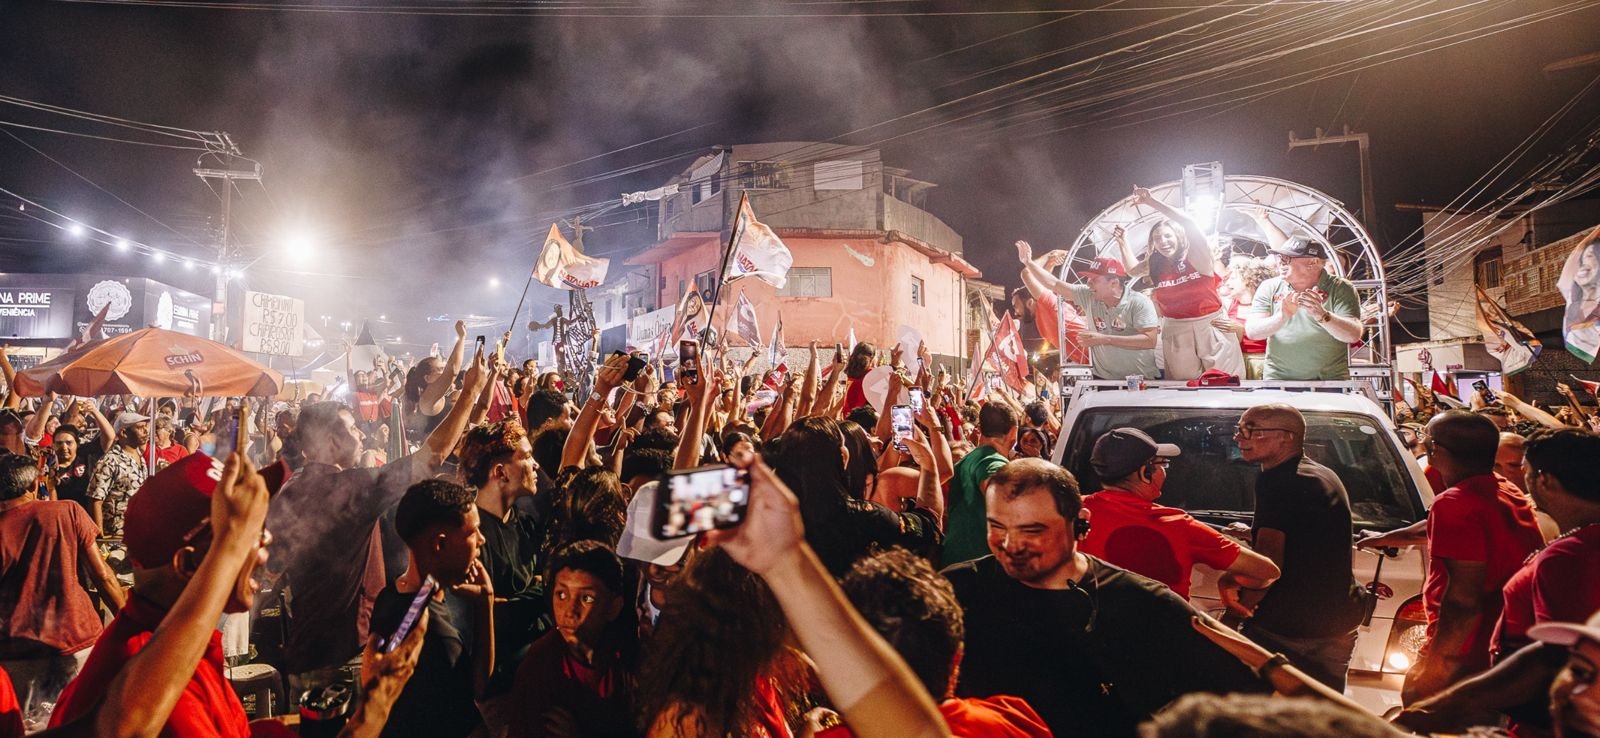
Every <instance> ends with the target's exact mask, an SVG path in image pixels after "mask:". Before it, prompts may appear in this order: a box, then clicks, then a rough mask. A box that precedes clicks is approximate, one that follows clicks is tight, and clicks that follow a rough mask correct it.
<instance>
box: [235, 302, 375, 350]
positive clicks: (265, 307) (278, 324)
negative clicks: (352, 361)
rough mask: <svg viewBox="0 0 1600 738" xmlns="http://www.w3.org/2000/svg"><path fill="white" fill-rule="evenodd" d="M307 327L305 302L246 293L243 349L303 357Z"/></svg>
mask: <svg viewBox="0 0 1600 738" xmlns="http://www.w3.org/2000/svg"><path fill="white" fill-rule="evenodd" d="M305 324H306V302H305V300H299V299H295V298H293V297H288V296H285V295H271V294H267V293H265V292H246V293H244V332H243V334H242V339H243V345H242V346H241V348H243V349H244V350H245V351H250V352H254V353H258V354H268V355H271V356H303V355H305V350H306V332H305ZM360 368H362V369H365V368H366V366H362V367H360Z"/></svg>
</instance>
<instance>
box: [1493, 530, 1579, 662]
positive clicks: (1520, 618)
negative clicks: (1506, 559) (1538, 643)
mask: <svg viewBox="0 0 1600 738" xmlns="http://www.w3.org/2000/svg"><path fill="white" fill-rule="evenodd" d="M1596 572H1600V525H1587V526H1584V527H1582V528H1579V529H1578V530H1577V531H1575V532H1573V533H1572V534H1571V535H1566V536H1562V537H1560V538H1557V539H1555V540H1554V541H1551V542H1550V545H1549V546H1546V547H1545V549H1544V550H1543V551H1540V552H1539V553H1538V554H1537V555H1535V556H1534V557H1533V558H1531V559H1530V560H1529V561H1528V563H1526V564H1524V565H1523V566H1522V568H1521V569H1519V570H1517V573H1516V574H1513V575H1512V576H1511V579H1510V580H1509V581H1507V582H1506V586H1505V589H1504V590H1502V593H1503V596H1504V601H1505V606H1504V607H1503V608H1502V609H1501V611H1500V623H1499V625H1497V626H1496V627H1495V631H1494V640H1493V644H1492V648H1493V649H1494V653H1495V657H1496V658H1500V657H1502V656H1505V655H1507V654H1509V653H1510V652H1511V651H1515V650H1517V649H1518V648H1521V647H1523V646H1525V645H1527V644H1528V629H1529V628H1531V627H1533V626H1535V625H1538V624H1539V623H1544V622H1562V623H1581V622H1583V621H1585V620H1587V619H1588V618H1589V616H1590V615H1593V614H1594V613H1595V612H1597V611H1600V587H1596V586H1594V583H1595V577H1596Z"/></svg>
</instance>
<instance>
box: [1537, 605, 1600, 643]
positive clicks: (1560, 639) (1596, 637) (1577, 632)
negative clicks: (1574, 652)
mask: <svg viewBox="0 0 1600 738" xmlns="http://www.w3.org/2000/svg"><path fill="white" fill-rule="evenodd" d="M1528 637H1529V638H1532V639H1534V640H1538V641H1544V642H1545V643H1551V644H1555V645H1557V646H1571V645H1572V644H1574V643H1577V642H1578V641H1579V640H1583V639H1587V640H1591V641H1594V642H1595V643H1600V612H1597V613H1595V614H1593V615H1591V616H1589V622H1587V623H1540V624H1538V625H1535V626H1533V627H1532V628H1529V629H1528Z"/></svg>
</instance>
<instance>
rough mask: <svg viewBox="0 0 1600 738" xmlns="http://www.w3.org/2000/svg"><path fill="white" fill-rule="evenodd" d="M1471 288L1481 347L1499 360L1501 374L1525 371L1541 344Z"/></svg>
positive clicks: (1490, 298) (1526, 329) (1483, 294)
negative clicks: (1475, 307)
mask: <svg viewBox="0 0 1600 738" xmlns="http://www.w3.org/2000/svg"><path fill="white" fill-rule="evenodd" d="M1474 289H1476V290H1477V291H1478V305H1477V307H1478V329H1479V330H1480V331H1482V332H1483V347H1484V348H1486V349H1488V350H1489V353H1491V354H1493V355H1494V356H1495V358H1497V359H1499V360H1500V369H1501V371H1502V372H1504V373H1505V374H1516V373H1517V372H1520V371H1522V370H1523V369H1527V368H1528V366H1529V365H1530V364H1532V363H1533V360H1534V359H1537V358H1539V353H1540V352H1542V351H1544V344H1542V343H1540V342H1539V339H1537V338H1534V337H1533V331H1530V330H1528V327H1527V326H1525V325H1523V324H1521V323H1518V322H1517V321H1516V319H1515V318H1512V317H1511V314H1510V313H1508V312H1506V309H1505V308H1504V307H1501V306H1500V303H1497V302H1495V301H1494V298H1493V297H1490V296H1489V294H1488V293H1487V292H1484V291H1483V288H1482V287H1476V286H1475V287H1474Z"/></svg>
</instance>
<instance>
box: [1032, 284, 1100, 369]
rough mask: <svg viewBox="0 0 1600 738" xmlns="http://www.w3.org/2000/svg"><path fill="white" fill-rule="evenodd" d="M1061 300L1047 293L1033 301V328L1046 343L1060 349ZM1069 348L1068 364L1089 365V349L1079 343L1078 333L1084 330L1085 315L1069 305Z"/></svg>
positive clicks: (1053, 294) (1067, 354) (1066, 357)
mask: <svg viewBox="0 0 1600 738" xmlns="http://www.w3.org/2000/svg"><path fill="white" fill-rule="evenodd" d="M1060 306H1061V298H1059V297H1056V293H1054V292H1046V293H1044V294H1043V295H1040V296H1039V297H1037V298H1034V300H1033V327H1034V328H1035V329H1036V330H1038V331H1039V335H1041V336H1043V337H1044V340H1045V342H1046V343H1048V344H1050V345H1051V346H1055V347H1057V348H1059V347H1060V346H1061V330H1060V323H1061V314H1060V313H1059V312H1058V310H1059V309H1060ZM1067 310H1068V313H1067V348H1066V352H1065V353H1066V356H1065V359H1066V363H1068V364H1087V363H1089V348H1088V347H1087V346H1084V345H1083V344H1082V343H1080V342H1079V341H1078V332H1079V331H1082V330H1083V326H1084V321H1083V315H1082V314H1081V313H1079V312H1078V309H1077V308H1076V307H1073V306H1072V305H1070V304H1069V305H1067Z"/></svg>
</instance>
